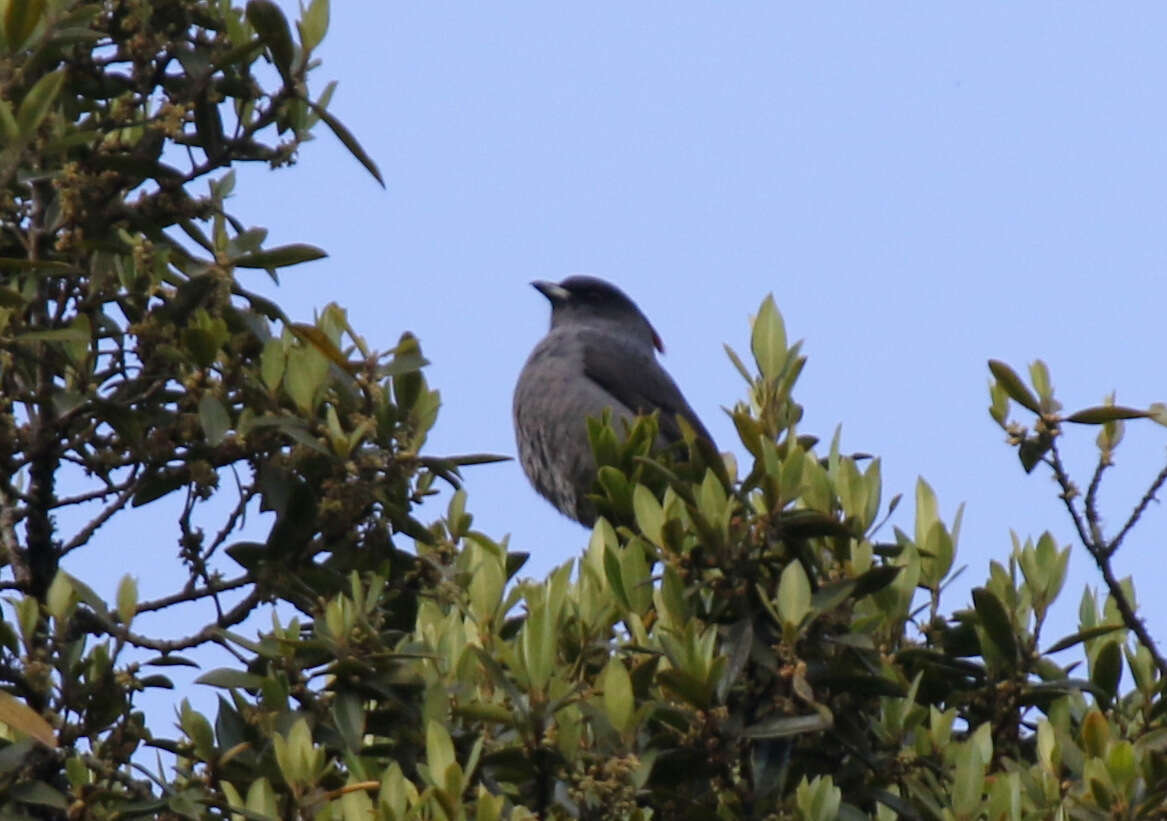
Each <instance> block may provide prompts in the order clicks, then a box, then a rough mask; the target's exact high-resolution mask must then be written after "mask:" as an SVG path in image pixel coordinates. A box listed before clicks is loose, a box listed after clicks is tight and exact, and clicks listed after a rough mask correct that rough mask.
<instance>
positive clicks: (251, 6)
mask: <svg viewBox="0 0 1167 821" xmlns="http://www.w3.org/2000/svg"><path fill="white" fill-rule="evenodd" d="M247 22H249V23H251V25H252V26H253V27H254V28H255V31H256V33H257V34H259V37H260V39H261V40H263V43H264V45H266V46H267V48H268V51H269V52H270V54H271V57H272V62H273V63H275V66H276V68H277V69H278V70H279V72H280V76H281V77H283V79H284V82H285V83H287V84H288V85H294V84H295V81H296V78H295V77H294V76H293V74H292V60H293V58H294V57H295V46H294V45H292V30H291V28H289V27H288V18H286V17H285V16H284V13H283V12H282V11H281V10H280V7H279V6H277V5H276V4H275V3H273V2H271V0H248V2H247Z"/></svg>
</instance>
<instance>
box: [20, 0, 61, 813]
mask: <svg viewBox="0 0 1167 821" xmlns="http://www.w3.org/2000/svg"><path fill="white" fill-rule="evenodd" d="M20 1H21V0H15V4H16V5H19V4H20ZM9 797H10V798H11V799H12V800H14V801H20V802H23V803H25V804H38V805H40V806H42V807H52V808H53V809H55V810H60V811H61V812H62V813H63V812H65V810H67V809H68V808H69V801H68V799H66V798H65V795H64V794H63V793H61V792H60V791H58V790H57V789H55V788H54V787H51V786H49V785H48V784H46V783H45V782H43V781H24V782H22V783H20V784H17V785H16V786H15V787H13V788H12V789H11V791H10V792H9ZM57 817H58V818H59V817H61V816H57Z"/></svg>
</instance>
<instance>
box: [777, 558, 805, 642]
mask: <svg viewBox="0 0 1167 821" xmlns="http://www.w3.org/2000/svg"><path fill="white" fill-rule="evenodd" d="M777 605H778V613H779V614H780V615H781V616H782V622H783V624H784V625H785V626H787V627H789V628H796V627H798V625H800V624H801V623H802V620H803V619H804V618H806V614H807V613H809V612H810V580H809V579H807V577H806V571H805V570H803V569H802V563H801V562H799V561H797V560H796V561H792V562H791V563H790V564H788V565H786V569H785V570H783V571H782V578H781V579H780V580H779V582H778V601H777Z"/></svg>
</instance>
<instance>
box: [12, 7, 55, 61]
mask: <svg viewBox="0 0 1167 821" xmlns="http://www.w3.org/2000/svg"><path fill="white" fill-rule="evenodd" d="M5 5H6V8H5V9H4V32H5V34H7V36H8V50H9V52H16V51H20V47H21V46H23V45H24V41H25V40H27V39H28V37H29V35H30V34H32V32H33V30H34V29H35V28H36V26H37V23H39V22H40V21H41V17H43V16H44V13H45V0H8V2H7V3H6V4H5Z"/></svg>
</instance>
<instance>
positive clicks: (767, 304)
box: [750, 294, 786, 379]
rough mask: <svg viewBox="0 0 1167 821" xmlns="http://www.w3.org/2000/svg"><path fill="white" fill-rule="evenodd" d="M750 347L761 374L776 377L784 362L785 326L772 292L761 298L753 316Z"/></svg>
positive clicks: (769, 377)
mask: <svg viewBox="0 0 1167 821" xmlns="http://www.w3.org/2000/svg"><path fill="white" fill-rule="evenodd" d="M750 349H751V350H752V351H753V354H754V361H755V362H756V363H757V364H758V370H759V371H760V372H761V374H762V376H764V377H765V378H766V379H777V378H778V376H779V374H781V372H782V367H783V365H785V364H786V327H785V326H784V324H783V322H782V315H781V314H779V313H778V306H777V305H776V304H775V303H774V295H773V294H768V295H767V296H766V298H765V299H764V300H762V305H761V307H760V308H759V309H758V315H757V317H755V318H754V327H753V331H752V333H751V334H750Z"/></svg>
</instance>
